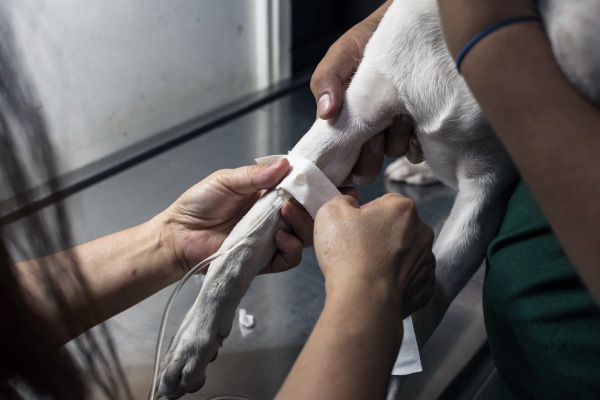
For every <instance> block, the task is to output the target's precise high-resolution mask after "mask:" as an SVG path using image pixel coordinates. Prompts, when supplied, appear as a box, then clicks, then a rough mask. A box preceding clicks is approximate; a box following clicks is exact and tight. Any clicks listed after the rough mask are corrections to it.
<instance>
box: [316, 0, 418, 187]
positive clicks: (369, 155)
mask: <svg viewBox="0 0 600 400" xmlns="http://www.w3.org/2000/svg"><path fill="white" fill-rule="evenodd" d="M390 3H391V1H387V2H386V3H385V4H384V5H382V6H381V7H380V8H379V9H378V10H377V11H375V12H374V13H373V14H371V15H370V16H369V17H367V18H366V19H364V20H363V21H362V22H360V23H358V24H357V25H355V26H354V27H353V28H351V29H350V30H348V31H347V32H346V33H345V34H344V35H342V36H341V37H340V38H339V39H338V40H337V41H336V42H335V43H333V44H332V45H331V47H330V48H329V50H328V51H327V53H326V54H325V57H323V59H322V60H321V62H320V63H319V65H317V68H316V69H315V71H314V73H313V75H312V78H311V81H310V87H311V90H312V93H313V95H314V96H315V99H316V100H317V118H321V119H331V118H333V117H335V116H336V115H337V114H338V113H339V111H340V108H341V106H342V101H343V94H344V92H345V90H346V89H347V88H348V85H349V84H350V81H351V80H352V76H353V75H354V73H355V72H356V69H357V67H358V64H359V63H360V60H361V59H362V56H363V51H364V49H365V46H366V45H367V42H368V41H369V39H370V38H371V36H372V35H373V32H375V30H376V29H377V26H378V25H379V21H380V20H381V18H382V17H383V14H384V13H385V11H386V10H387V8H388V7H389V5H390ZM409 143H411V144H412V147H413V148H418V141H417V140H416V137H415V136H414V133H413V124H412V120H411V118H410V117H408V116H407V115H401V116H398V117H397V118H395V119H394V121H393V122H392V125H391V126H390V127H389V128H388V129H387V130H386V131H384V132H382V134H378V135H375V136H374V137H373V138H371V139H370V140H369V141H368V142H367V143H366V144H365V145H364V146H363V147H362V149H361V152H360V155H359V158H358V161H357V163H356V165H355V166H354V169H353V170H352V175H353V178H354V180H355V181H356V182H357V183H358V184H366V183H369V182H371V181H373V180H374V179H375V178H376V177H377V175H379V173H380V172H381V168H382V166H383V161H384V154H387V155H388V156H391V157H400V156H403V155H404V154H405V153H406V152H407V150H408V148H409ZM413 159H415V160H416V157H415V158H413Z"/></svg>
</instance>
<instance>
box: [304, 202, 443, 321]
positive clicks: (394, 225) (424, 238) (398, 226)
mask: <svg viewBox="0 0 600 400" xmlns="http://www.w3.org/2000/svg"><path fill="white" fill-rule="evenodd" d="M314 239H315V252H316V255H317V259H318V261H319V265H320V266H321V269H322V271H323V274H324V275H325V280H326V290H327V295H328V296H334V297H335V296H337V297H338V298H342V299H349V298H356V299H362V300H361V301H366V300H375V301H384V302H390V301H391V302H393V303H395V304H396V305H397V306H398V307H400V308H401V310H402V316H403V317H404V316H407V315H410V314H411V313H413V312H414V311H416V310H417V309H418V308H421V307H423V306H425V305H426V304H427V302H428V301H429V298H430V297H431V295H432V294H433V286H434V279H435V276H434V275H435V274H434V270H435V257H434V256H433V253H432V251H431V247H432V244H433V231H432V230H431V228H430V227H429V226H427V225H426V224H425V223H424V222H423V221H421V219H420V218H419V216H418V213H417V210H416V206H415V204H414V203H413V202H412V201H411V200H410V199H407V198H405V197H403V196H401V195H398V194H388V195H385V196H383V197H380V198H378V199H376V200H374V201H372V202H371V203H368V204H366V205H364V206H362V207H359V206H358V204H357V203H356V200H354V199H353V198H350V197H347V196H345V197H341V196H340V197H337V198H336V199H334V200H332V201H330V202H329V203H327V204H325V205H324V206H323V207H322V208H321V210H319V212H318V214H317V217H316V220H315V238H314Z"/></svg>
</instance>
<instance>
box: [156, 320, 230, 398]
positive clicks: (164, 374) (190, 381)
mask: <svg viewBox="0 0 600 400" xmlns="http://www.w3.org/2000/svg"><path fill="white" fill-rule="evenodd" d="M194 332H195V333H196V335H193V333H194ZM221 342H222V340H219V339H217V338H216V337H215V338H212V339H210V338H207V337H206V336H204V335H202V334H201V333H200V332H197V331H195V330H194V329H188V330H184V331H183V332H181V335H177V336H175V338H174V340H173V342H172V343H171V346H170V348H169V351H168V352H167V354H166V355H165V358H164V360H163V362H162V363H161V373H160V375H159V376H160V380H159V383H158V388H157V390H156V393H157V398H161V397H164V398H167V399H178V398H180V397H181V396H183V395H185V394H187V393H193V392H196V391H198V390H200V388H202V386H203V385H204V382H205V380H206V367H207V366H208V364H209V363H210V362H212V361H214V360H215V359H216V358H217V355H218V351H219V347H220V345H221Z"/></svg>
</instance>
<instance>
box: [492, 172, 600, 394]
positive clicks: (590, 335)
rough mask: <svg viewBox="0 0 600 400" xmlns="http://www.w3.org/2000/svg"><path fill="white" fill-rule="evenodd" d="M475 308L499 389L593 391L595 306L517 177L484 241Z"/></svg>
mask: <svg viewBox="0 0 600 400" xmlns="http://www.w3.org/2000/svg"><path fill="white" fill-rule="evenodd" d="M599 222H600V221H599ZM599 245H600V244H599ZM483 309H484V317H485V324H486V329H487V333H488V338H489V343H490V348H491V351H492V355H493V357H494V361H495V363H496V367H497V369H498V372H499V374H500V376H501V377H502V379H503V381H504V383H505V385H506V389H508V391H507V393H505V394H506V396H505V397H508V398H511V397H512V398H519V399H521V398H523V399H529V398H537V399H545V400H546V399H600V309H599V308H598V305H597V304H596V303H595V301H594V300H593V298H592V297H591V296H590V294H589V293H588V292H587V291H586V289H585V288H584V286H583V284H582V282H581V281H580V279H579V277H578V275H577V274H576V272H575V271H574V269H573V267H572V266H571V264H570V263H569V261H568V259H567V257H566V255H565V253H564V252H563V251H562V249H561V246H560V244H559V243H558V241H557V240H556V238H555V236H554V234H553V233H552V231H551V229H550V227H549V225H548V222H547V220H546V218H545V217H544V215H543V214H542V212H541V211H540V209H539V208H538V206H537V204H536V202H535V200H534V199H533V197H532V196H531V193H530V192H529V190H528V188H527V187H526V185H525V184H524V183H523V182H520V183H519V184H518V185H517V187H516V189H515V192H514V193H513V195H512V197H511V199H510V202H509V204H508V208H507V213H506V216H505V219H504V222H503V224H502V226H501V228H500V231H499V233H498V235H497V237H496V238H495V240H494V241H493V242H492V243H491V244H490V246H489V248H488V255H487V272H486V278H485V283H484V290H483Z"/></svg>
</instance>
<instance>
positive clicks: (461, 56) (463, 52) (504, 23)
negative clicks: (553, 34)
mask: <svg viewBox="0 0 600 400" xmlns="http://www.w3.org/2000/svg"><path fill="white" fill-rule="evenodd" d="M541 21H542V20H541V19H540V17H534V16H527V17H516V18H511V19H507V20H504V21H501V22H498V23H497V24H494V25H491V26H488V27H487V28H485V29H484V30H482V31H481V32H479V33H478V34H477V35H475V36H474V37H473V38H472V39H471V40H469V41H468V42H467V44H465V47H463V49H462V50H461V51H460V53H458V56H457V57H456V69H457V70H458V72H459V73H460V64H462V62H463V60H464V58H465V56H466V55H467V53H468V52H469V50H471V49H472V48H473V46H475V44H476V43H477V42H479V41H480V40H481V39H483V38H484V37H486V36H487V35H489V34H490V33H492V32H494V31H497V30H498V29H500V28H504V27H505V26H507V25H512V24H517V23H520V22H541Z"/></svg>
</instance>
